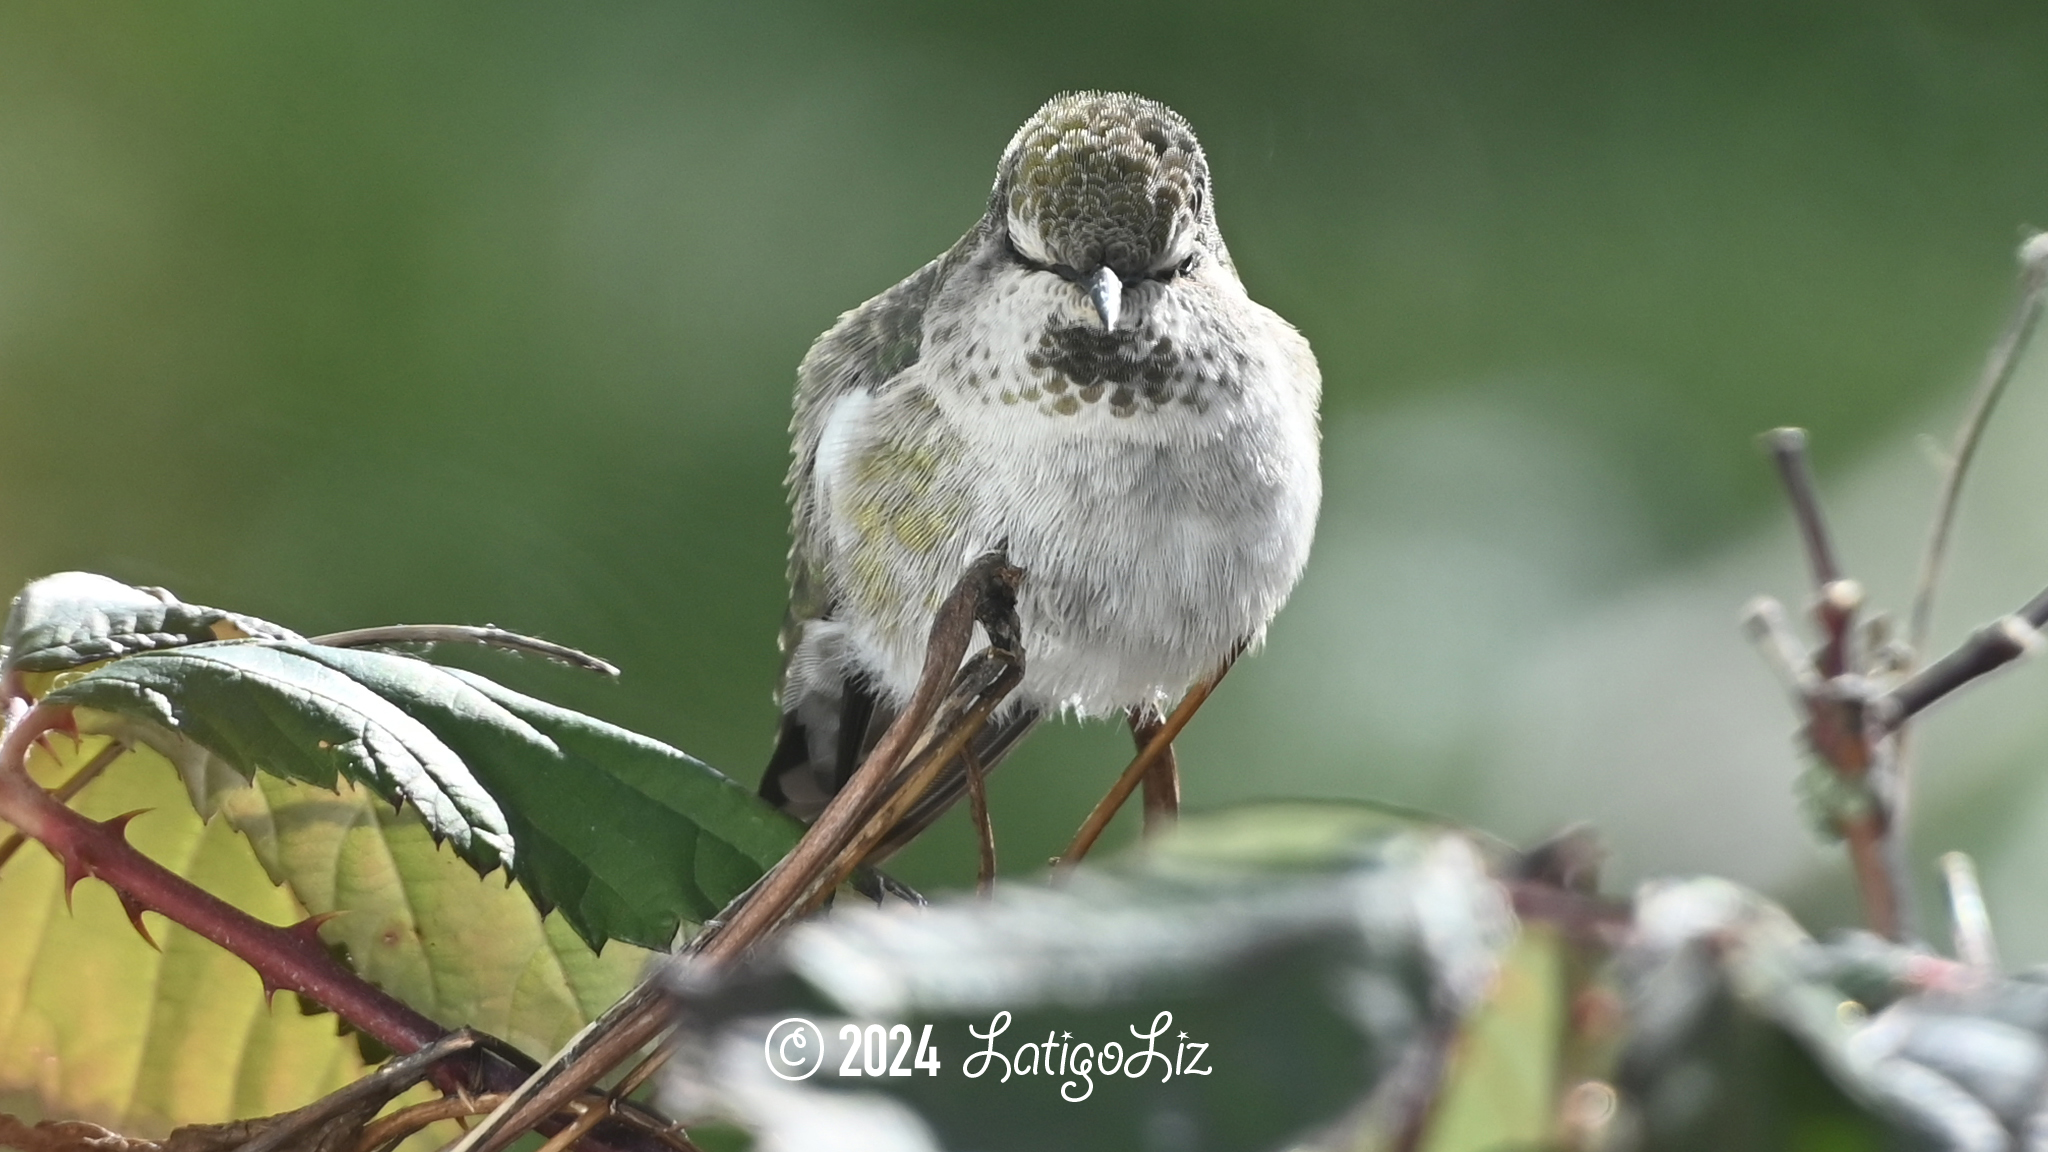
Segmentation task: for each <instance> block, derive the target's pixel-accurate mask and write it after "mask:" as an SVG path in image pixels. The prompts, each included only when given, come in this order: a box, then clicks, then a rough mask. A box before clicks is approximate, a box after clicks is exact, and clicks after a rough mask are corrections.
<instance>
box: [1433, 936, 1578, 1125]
mask: <svg viewBox="0 0 2048 1152" xmlns="http://www.w3.org/2000/svg"><path fill="white" fill-rule="evenodd" d="M1563 948H1564V944H1563V943H1562V942H1561V941H1560V940H1559V939H1558V938H1557V935H1556V933H1555V932H1553V931H1551V930H1549V929H1547V928H1545V927H1543V926H1541V925H1537V926H1534V927H1528V926H1525V927H1524V928H1523V930H1522V933H1521V935H1519V936H1518V937H1517V938H1516V939H1515V942H1514V945H1513V946H1512V947H1510V948H1509V949H1508V950H1507V952H1506V953H1505V954H1503V955H1502V957H1501V964H1500V974H1499V976H1498V977H1497V978H1496V980H1495V983H1494V986H1493V988H1492V990H1491V991H1490V992H1489V993H1488V995H1487V998H1486V1002H1485V1003H1484V1004H1483V1005H1482V1006H1481V1007H1480V1008H1479V1010H1478V1011H1477V1012H1475V1013H1474V1014H1473V1015H1472V1016H1471V1017H1470V1018H1469V1019H1467V1020H1466V1021H1465V1026H1464V1027H1463V1028H1462V1029H1460V1030H1459V1033H1458V1039H1457V1042H1456V1045H1455V1047H1454V1048H1453V1049H1452V1053H1451V1060H1450V1065H1449V1067H1448V1068H1446V1069H1445V1072H1444V1086H1443V1089H1442V1091H1441V1093H1440V1095H1439V1096H1438V1098H1437V1106H1436V1110H1435V1112H1434V1114H1433V1115H1432V1116H1431V1119H1430V1125H1429V1134H1428V1136H1427V1138H1426V1140H1425V1142H1424V1143H1423V1145H1422V1147H1423V1148H1424V1149H1425V1152H1484V1150H1486V1149H1499V1148H1533V1147H1537V1146H1540V1145H1541V1144H1542V1143H1543V1142H1544V1141H1545V1140H1547V1139H1549V1138H1550V1135H1551V1132H1552V1129H1553V1127H1554V1126H1555V1122H1556V1112H1557V1101H1558V1091H1559V1088H1560V1085H1559V1084H1558V1082H1557V1078H1558V1055H1559V1052H1560V1050H1561V1048H1562V1045H1563V1043H1564V1029H1565V1025H1566V1023H1567V1021H1566V1013H1565V973H1564V966H1565V958H1564V955H1563Z"/></svg>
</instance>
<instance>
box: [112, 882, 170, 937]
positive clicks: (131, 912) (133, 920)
mask: <svg viewBox="0 0 2048 1152" xmlns="http://www.w3.org/2000/svg"><path fill="white" fill-rule="evenodd" d="M114 895H116V896H118V897H120V899H121V910H122V911H123V912H126V913H128V922H129V923H130V924H133V925H135V931H136V932H137V933H138V934H140V935H141V937H142V939H143V941H144V942H145V943H147V944H148V945H149V946H150V947H151V948H154V949H156V950H157V951H159V952H161V951H163V946H162V945H161V944H158V943H157V942H156V937H154V936H151V935H150V934H149V928H148V927H147V926H145V925H144V924H143V923H142V914H143V912H144V911H146V909H144V908H143V906H142V905H141V904H140V903H139V902H138V901H137V900H136V899H135V898H134V897H133V896H130V895H128V894H127V893H126V892H123V891H121V890H120V889H118V888H117V889H115V890H114Z"/></svg>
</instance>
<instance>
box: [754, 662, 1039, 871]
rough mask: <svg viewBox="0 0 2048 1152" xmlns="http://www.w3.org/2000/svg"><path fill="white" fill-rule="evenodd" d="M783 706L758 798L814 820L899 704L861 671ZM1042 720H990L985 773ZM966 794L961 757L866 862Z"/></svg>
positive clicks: (981, 738)
mask: <svg viewBox="0 0 2048 1152" xmlns="http://www.w3.org/2000/svg"><path fill="white" fill-rule="evenodd" d="M792 704H793V706H787V705H792ZM785 705H786V707H785V709H784V711H783V713H782V728H781V731H780V733H779V734H778V735H777V737H776V741H775V752H774V754H773V755H772V756H770V757H769V759H768V768H767V770H766V771H765V772H764V773H763V774H762V776H761V789H760V791H761V798H762V799H764V800H766V801H768V802H769V803H770V804H773V805H775V806H776V807H777V808H780V809H782V810H783V811H785V812H788V813H789V814H790V815H792V816H795V817H797V818H798V819H800V820H803V821H806V822H809V821H811V820H815V819H816V818H817V816H818V813H820V812H822V811H824V809H825V805H826V803H827V802H829V801H830V800H831V799H832V797H833V796H835V795H837V794H838V792H839V790H840V789H841V788H844V787H845V786H846V782H847V780H849V779H850V778H852V776H853V770H854V769H855V768H857V767H859V766H860V762H861V761H862V760H864V759H866V758H867V755H868V753H869V752H871V751H873V750H874V747H875V744H876V742H878V741H879V740H881V738H882V733H884V732H886V731H888V730H889V725H890V724H892V723H894V722H895V720H896V709H895V708H893V707H892V706H890V705H889V704H888V703H887V702H886V701H883V700H881V699H878V698H877V697H876V696H875V694H874V692H873V691H872V690H870V689H869V688H868V686H867V685H866V683H865V682H864V681H863V680H862V678H861V677H859V676H857V675H855V676H847V677H843V678H840V680H839V683H838V690H837V691H836V692H831V691H818V690H817V689H815V688H813V689H812V690H811V691H809V692H807V693H805V695H804V696H803V698H801V699H799V700H796V701H794V702H788V701H786V702H785ZM1043 718H1044V713H1042V712H1039V711H1036V710H1033V709H1018V710H1015V711H1011V712H1006V713H1004V714H1002V715H1000V716H998V717H996V718H995V719H992V720H990V721H989V723H988V724H987V726H985V727H984V728H983V729H982V730H981V731H980V732H979V733H977V734H976V735H975V738H974V742H973V744H972V747H973V750H974V756H975V763H977V764H979V765H980V766H981V770H982V772H983V773H984V774H986V773H988V772H993V771H994V770H995V768H996V766H997V765H998V764H1001V763H1002V762H1003V759H1004V758H1005V757H1006V756H1008V755H1009V754H1010V750H1011V749H1012V748H1014V747H1016V745H1017V742H1018V741H1019V740H1022V739H1023V738H1024V736H1025V734H1027V733H1029V732H1030V731H1031V730H1032V729H1033V728H1035V727H1037V726H1038V722H1039V721H1040V720H1041V719H1043ZM966 791H967V766H966V764H965V762H964V761H963V760H959V759H956V760H954V761H953V762H952V763H950V764H948V765H946V767H945V769H944V770H943V771H942V772H941V773H940V774H939V778H938V779H937V780H936V781H934V782H933V784H932V786H931V789H930V790H929V791H927V792H926V793H925V794H924V797H923V798H922V799H920V800H919V801H918V802H917V804H916V806H915V807H913V808H911V810H910V811H909V812H907V813H905V814H904V816H903V818H902V819H901V820H899V821H897V823H896V826H895V827H894V828H892V829H890V830H889V834H888V836H887V837H886V838H885V839H884V840H883V841H882V842H881V844H880V845H879V846H877V847H876V849H875V851H874V853H873V854H872V855H871V856H870V857H869V858H868V860H867V863H869V864H879V863H881V862H882V861H884V860H886V859H888V858H889V857H890V856H893V855H895V854H896V853H897V852H898V851H900V850H902V848H903V847H904V846H905V845H906V844H909V843H910V842H911V841H912V840H914V839H916V838H917V836H918V834H919V833H921V832H923V831H924V830H925V829H926V828H929V827H931V825H932V823H933V822H934V821H936V820H938V818H939V817H940V816H943V815H945V813H946V810H947V809H949V808H951V807H952V806H953V805H954V804H955V803H957V802H958V801H959V799H960V797H961V796H962V795H964V794H965V793H966Z"/></svg>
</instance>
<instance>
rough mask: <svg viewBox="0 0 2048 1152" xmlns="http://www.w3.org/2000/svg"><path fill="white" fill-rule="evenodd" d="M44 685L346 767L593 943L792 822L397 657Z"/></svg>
mask: <svg viewBox="0 0 2048 1152" xmlns="http://www.w3.org/2000/svg"><path fill="white" fill-rule="evenodd" d="M47 699H48V700H49V701H51V702H53V703H57V704H64V705H70V706H73V707H83V708H90V709H97V710H100V711H103V712H109V713H114V714H117V715H119V716H121V717H124V718H126V719H127V720H129V721H131V722H134V723H136V724H138V725H139V726H138V727H137V728H136V729H135V732H136V734H137V735H138V736H139V737H140V738H142V739H144V740H146V741H147V742H148V743H150V745H151V746H152V747H156V748H158V749H159V750H162V751H164V752H165V754H166V755H168V756H170V757H171V758H172V759H173V760H176V761H179V762H180V763H190V762H192V761H193V760H194V759H195V757H194V756H193V755H192V753H191V751H190V748H191V746H197V747H198V748H201V749H204V750H205V751H206V752H208V753H211V754H212V755H214V756H217V757H219V758H220V759H221V760H224V761H226V762H227V763H228V764H230V765H232V766H233V767H234V768H235V769H236V770H237V771H239V772H241V773H243V774H244V775H245V776H246V775H252V774H254V773H256V772H266V773H270V774H272V775H276V776H282V777H286V778H289V779H295V780H300V781H304V782H306V783H311V784H315V785H319V786H322V787H328V788H332V787H333V786H334V784H335V782H336V780H337V778H346V779H349V780H354V781H356V782H358V783H361V784H363V785H365V786H367V787H369V788H370V789H371V790H372V791H374V792H375V793H376V794H377V795H379V796H381V797H383V798H385V799H386V800H389V801H391V802H393V803H400V802H403V803H407V804H410V805H412V806H414V807H416V808H417V809H418V810H419V813H420V816H421V817H422V819H424V821H425V822H426V826H427V828H428V830H430V831H431V832H433V833H434V834H436V835H438V836H444V837H446V838H448V840H449V841H450V843H451V844H452V845H453V847H454V849H455V851H456V852H457V854H458V855H460V856H461V857H462V858H463V859H464V860H467V861H468V862H469V863H470V864H471V865H473V866H475V867H476V868H477V869H478V870H479V871H489V870H490V869H492V868H494V867H497V866H499V865H504V866H507V867H509V868H511V870H512V871H513V873H514V874H515V875H516V876H517V877H518V878H519V880H520V882H521V883H522V884H523V885H524V886H525V887H526V889H527V891H528V892H529V893H530V894H531V895H532V897H533V899H534V901H535V903H536V904H537V905H539V906H540V907H541V908H542V909H543V910H547V909H553V908H560V909H561V911H562V914H563V916H564V917H565V918H566V919H567V921H568V922H569V924H570V926H571V927H573V928H574V929H575V930H576V932H577V933H578V934H579V935H580V936H582V937H583V938H584V939H585V940H586V941H588V942H589V943H590V944H591V946H592V947H597V946H600V945H601V944H602V943H603V942H604V941H605V940H607V939H617V940H624V941H627V942H629V943H633V944H638V945H641V946H644V947H650V948H665V947H667V946H668V945H669V943H670V942H671V941H672V939H673V938H674V936H675V933H676V931H677V930H678V928H679V927H680V926H681V925H682V924H683V923H684V922H686V921H687V922H699V921H702V920H704V919H705V918H707V917H709V916H711V915H714V914H715V913H716V912H717V911H718V910H719V909H720V908H722V907H724V905H725V903H726V902H727V901H728V900H730V899H731V898H732V897H733V896H735V895H737V894H738V893H739V892H741V891H743V890H744V889H745V888H746V887H747V885H749V884H751V883H752V882H753V881H754V880H755V879H756V878H757V877H759V876H760V874H761V873H762V872H763V871H765V870H766V869H767V868H768V866H769V865H771V864H773V863H774V862H775V861H776V860H777V859H779V858H780V857H781V856H782V855H783V854H784V853H785V852H787V851H788V849H789V848H790V846H792V845H793V844H795V842H796V840H797V838H798V836H799V835H800V834H801V831H802V829H801V826H800V825H798V824H797V823H796V822H795V821H793V820H791V819H789V818H788V817H787V816H784V815H783V814H781V813H779V812H776V811H775V810H774V809H772V808H770V807H769V806H767V805H766V804H764V803H762V802H761V801H760V800H759V799H758V798H757V797H755V796H754V794H753V793H752V792H751V791H750V790H749V789H746V788H744V787H742V786H741V785H739V784H737V783H735V782H734V781H732V780H730V779H728V778H727V777H725V776H723V775H721V774H719V773H718V772H716V771H714V770H713V769H711V768H710V767H708V766H706V765H705V764H703V763H702V762H700V761H698V760H695V759H693V758H691V757H689V756H687V755H684V754H683V753H681V752H679V751H677V750H675V749H673V748H670V747H668V746H667V745H665V744H661V743H660V742H658V741H654V740H650V739H648V738H646V737H644V736H639V735H636V734H634V733H632V732H628V731H626V730H625V729H622V728H618V727H616V726H614V725H610V724H606V723H604V722H602V721H599V720H595V719H592V718H590V717H588V716H584V715H581V714H579V713H576V712H572V711H569V710H567V709H563V708H557V707H555V706H553V705H550V704H547V703H544V702H542V701H539V700H535V699H532V698H530V697H527V696H523V695H521V694H519V693H516V692H512V691H510V690H508V689H506V688H503V687H501V686H499V685H497V684H494V683H492V682H491V681H489V680H487V679H485V678H484V677H481V676H477V675H474V674H472V673H468V672H464V671H460V670H456V669H448V668H442V667H439V666H436V665H433V664H428V663H426V662H424V661H421V660H417V659H414V658H412V657H409V656H399V655H393V654H389V653H381V652H369V651H355V650H349V649H339V648H328V647H322V646H320V645H315V644H311V643H307V642H303V641H297V642H275V641H239V642H226V643H203V644H194V645H189V646H186V647H183V648H178V649H173V650H169V651H162V652H147V653H142V654H138V655H134V656H130V657H127V658H125V659H121V660H117V661H114V662H112V663H109V664H106V665H103V666H101V667H99V668H96V669H93V670H91V671H89V672H86V673H84V674H82V675H79V676H77V677H76V678H75V679H71V680H69V681H68V682H66V683H63V684H61V686H59V687H58V688H56V689H55V690H53V691H52V692H51V693H50V694H49V696H48V697H47Z"/></svg>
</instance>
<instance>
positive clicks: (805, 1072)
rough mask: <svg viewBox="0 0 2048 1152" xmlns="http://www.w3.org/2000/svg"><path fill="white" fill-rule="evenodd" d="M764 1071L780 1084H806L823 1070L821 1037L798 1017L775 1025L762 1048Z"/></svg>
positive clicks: (823, 1059) (822, 1042)
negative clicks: (766, 1068) (798, 1082)
mask: <svg viewBox="0 0 2048 1152" xmlns="http://www.w3.org/2000/svg"><path fill="white" fill-rule="evenodd" d="M762 1051H763V1053H764V1054H765V1055H766V1056H767V1057H768V1071H770V1072H773V1073H775V1075H776V1076H778V1077H780V1078H782V1079H784V1080H808V1079H810V1078H811V1075H812V1073H815V1072H816V1071H817V1070H818V1069H820V1068H822V1067H824V1066H825V1034H824V1033H823V1032H820V1031H818V1026H817V1025H816V1024H813V1023H811V1022H810V1021H809V1020H806V1019H804V1018H803V1017H801V1016H791V1017H790V1018H789V1019H787V1020H782V1021H778V1022H777V1023H776V1025H775V1027H773V1028H770V1029H769V1030H768V1039H767V1041H766V1042H765V1043H764V1044H763V1045H762Z"/></svg>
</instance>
